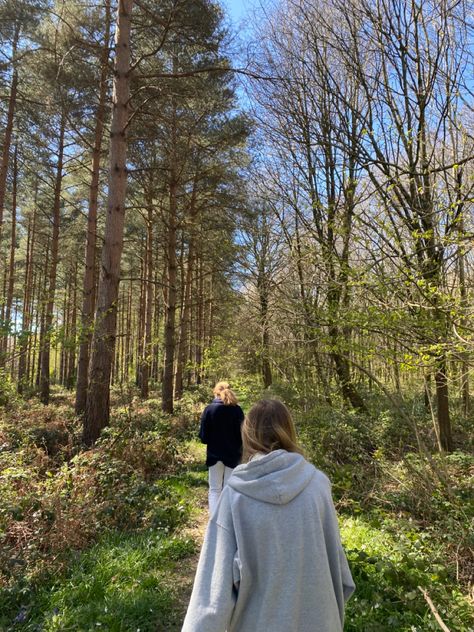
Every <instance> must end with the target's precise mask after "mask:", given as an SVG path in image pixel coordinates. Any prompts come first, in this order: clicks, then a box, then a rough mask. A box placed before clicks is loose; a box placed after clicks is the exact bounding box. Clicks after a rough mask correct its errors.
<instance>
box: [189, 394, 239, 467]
mask: <svg viewBox="0 0 474 632" xmlns="http://www.w3.org/2000/svg"><path fill="white" fill-rule="evenodd" d="M243 418H244V414H243V412H242V409H241V408H240V406H239V405H238V404H235V405H233V406H227V405H225V404H224V402H223V401H222V400H221V399H220V398H218V397H216V398H215V399H214V401H213V402H212V403H211V404H209V406H207V407H206V409H205V411H204V414H203V420H202V423H201V428H200V434H199V437H200V439H201V441H203V443H206V444H207V460H206V462H207V465H211V466H212V465H214V464H215V463H217V461H222V462H223V463H224V465H226V466H227V467H231V468H234V467H235V466H236V465H237V464H238V463H239V461H240V458H241V456H242V439H241V435H240V427H241V425H242V420H243Z"/></svg>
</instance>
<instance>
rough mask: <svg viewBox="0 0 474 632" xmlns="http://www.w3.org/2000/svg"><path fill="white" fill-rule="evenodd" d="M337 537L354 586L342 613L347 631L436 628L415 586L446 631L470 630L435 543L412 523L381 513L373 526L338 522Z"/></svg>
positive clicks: (466, 608)
mask: <svg viewBox="0 0 474 632" xmlns="http://www.w3.org/2000/svg"><path fill="white" fill-rule="evenodd" d="M341 535H342V539H343V542H344V546H345V548H346V552H347V556H348V559H349V563H350V566H351V570H352V574H353V577H354V580H355V583H356V586H357V590H356V593H355V594H354V596H353V598H352V599H351V600H350V601H349V603H348V606H347V610H346V627H345V629H346V630H347V631H348V632H360V631H361V630H363V631H364V632H383V631H385V630H389V629H393V630H397V631H400V632H402V631H406V632H425V631H427V630H433V631H434V630H438V629H439V627H438V624H437V623H436V621H435V619H434V617H433V615H432V613H431V611H430V609H429V607H428V605H427V603H426V601H425V599H424V597H423V594H422V592H421V590H420V589H419V588H418V587H419V586H420V587H421V588H423V589H425V590H426V591H427V592H428V593H429V595H430V597H431V599H432V600H433V602H434V603H435V604H436V607H437V609H438V611H439V613H440V615H441V617H442V618H443V620H444V621H445V623H446V624H447V625H448V627H450V629H452V630H456V631H457V632H468V630H470V629H472V627H471V626H472V625H473V624H474V617H473V616H472V610H471V608H470V604H469V602H468V600H467V599H466V598H465V597H464V596H463V594H462V593H461V591H460V590H459V589H458V588H456V587H454V586H453V582H452V578H451V577H450V574H449V570H448V569H447V568H446V564H445V560H444V559H443V558H442V557H441V556H440V555H439V551H438V548H437V546H436V541H435V540H433V539H432V538H431V537H430V535H429V534H427V533H426V532H424V531H422V530H421V529H419V528H417V527H416V525H415V524H414V523H413V522H410V521H406V520H400V519H397V520H395V519H390V518H389V517H385V516H383V514H379V516H378V517H377V519H375V521H372V522H371V521H370V520H367V519H363V518H362V517H359V518H343V519H342V521H341Z"/></svg>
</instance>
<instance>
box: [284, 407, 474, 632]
mask: <svg viewBox="0 0 474 632" xmlns="http://www.w3.org/2000/svg"><path fill="white" fill-rule="evenodd" d="M375 404H377V406H376V405H375ZM382 404H383V402H381V401H378V402H375V403H374V405H373V406H372V410H371V414H370V415H361V414H357V413H355V412H354V411H349V412H347V411H344V410H342V409H336V408H328V407H327V406H324V405H319V406H314V407H313V408H311V407H306V408H305V409H303V407H298V406H297V404H295V405H294V408H293V409H294V412H295V418H296V420H297V426H298V431H299V436H300V440H302V442H303V444H304V447H305V449H306V453H307V455H308V457H309V458H310V460H312V461H313V462H314V463H315V465H316V466H317V467H319V468H320V469H322V470H323V471H324V472H326V474H327V475H328V476H329V478H330V479H331V482H332V488H333V495H334V499H335V502H336V505H337V508H338V512H339V515H340V520H341V533H342V537H343V540H344V546H345V548H346V551H347V555H348V559H349V563H350V566H351V569H352V573H353V576H354V579H355V582H356V585H357V590H356V592H355V594H354V596H353V598H352V599H351V600H350V601H349V603H348V606H347V617H346V627H345V630H346V632H385V631H386V630H397V631H400V632H425V631H429V630H433V631H434V630H439V629H440V626H439V624H438V623H437V622H436V620H435V617H434V614H433V612H432V608H431V607H430V605H429V604H428V601H427V597H428V598H429V599H430V600H431V603H432V604H433V607H434V608H435V609H436V611H437V613H438V615H439V617H440V618H441V619H442V620H443V621H444V623H445V624H446V625H447V626H448V628H449V629H450V630H451V632H471V631H472V630H474V614H473V612H474V610H473V601H474V592H473V588H472V587H473V579H474V575H473V571H474V558H473V553H472V552H473V550H474V496H473V494H472V490H473V489H474V455H473V454H472V452H471V451H470V446H471V440H470V439H469V437H468V435H467V434H463V432H464V430H463V428H465V427H467V422H466V421H465V420H459V422H458V423H456V424H455V427H457V428H458V432H459V435H458V438H457V439H456V441H457V447H458V449H457V450H456V451H455V452H453V453H452V454H449V455H441V454H438V453H437V450H436V444H435V442H434V441H433V436H432V423H431V420H430V419H429V418H428V417H427V415H426V413H425V411H424V409H423V407H420V406H413V408H412V409H411V411H410V415H411V418H412V422H413V423H415V424H416V425H417V428H418V431H419V436H420V437H421V438H422V440H423V441H424V445H425V446H427V448H429V449H428V450H426V452H424V453H423V452H422V453H421V454H420V452H419V451H418V449H417V442H416V439H415V437H414V435H413V427H412V426H410V424H409V423H408V421H407V419H406V418H405V417H400V415H399V414H398V412H397V411H396V410H395V411H394V410H393V409H390V408H384V407H383V405H382ZM461 421H462V423H461Z"/></svg>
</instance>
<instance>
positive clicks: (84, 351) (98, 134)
mask: <svg viewBox="0 0 474 632" xmlns="http://www.w3.org/2000/svg"><path fill="white" fill-rule="evenodd" d="M110 27H111V10H110V0H107V2H106V4H105V34H104V49H103V52H102V58H101V73H100V89H99V104H98V107H97V118H96V125H95V132H94V148H93V150H92V177H91V184H90V191H89V210H88V214H87V235H86V252H85V268H84V279H83V290H82V292H83V294H82V310H81V337H80V346H79V357H78V363H77V384H76V413H77V414H78V415H82V414H83V413H84V411H85V409H86V402H87V372H88V368H89V349H90V344H91V339H92V324H93V319H94V307H95V289H96V288H95V251H96V243H97V207H98V195H99V176H100V155H101V150H102V140H103V136H104V123H105V115H106V99H107V78H108V75H109V69H108V59H109V39H110Z"/></svg>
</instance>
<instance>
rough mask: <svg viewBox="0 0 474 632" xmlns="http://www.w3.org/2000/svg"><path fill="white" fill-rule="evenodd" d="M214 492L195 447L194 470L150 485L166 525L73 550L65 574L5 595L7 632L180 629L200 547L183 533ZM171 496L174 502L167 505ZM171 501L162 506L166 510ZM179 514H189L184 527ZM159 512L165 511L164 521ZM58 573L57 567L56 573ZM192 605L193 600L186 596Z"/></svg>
mask: <svg viewBox="0 0 474 632" xmlns="http://www.w3.org/2000/svg"><path fill="white" fill-rule="evenodd" d="M206 489H207V474H206V469H205V467H204V466H203V465H202V449H201V446H200V445H198V444H197V443H196V442H190V444H189V462H188V464H187V469H186V470H183V471H182V472H180V473H178V474H175V475H170V476H167V477H165V478H162V479H161V480H159V481H157V482H155V483H154V485H153V486H150V490H158V491H159V494H158V496H157V497H156V498H157V500H156V501H153V498H154V495H153V494H151V495H150V502H151V503H153V502H155V504H156V506H155V507H151V508H150V509H151V510H152V511H153V513H154V514H155V516H156V520H155V523H157V524H159V525H161V526H155V528H149V529H147V530H144V531H143V530H142V531H141V532H137V531H136V530H130V531H127V530H124V529H120V530H119V529H115V530H109V531H108V532H106V533H104V534H103V535H102V537H100V539H99V541H97V542H96V543H95V544H94V545H93V546H91V547H89V548H87V549H86V550H83V551H72V552H71V553H70V554H69V556H68V557H67V559H66V560H65V562H64V564H63V570H59V569H56V571H54V570H53V572H49V573H44V574H43V576H42V577H41V578H40V579H38V578H36V580H35V579H32V578H27V577H25V578H23V580H22V581H21V582H18V583H17V584H16V585H15V586H11V587H10V589H9V590H1V588H0V632H17V631H18V632H67V631H71V632H73V631H74V632H91V631H92V630H106V631H107V632H161V631H163V632H165V631H166V632H168V631H170V630H178V629H180V624H181V620H178V619H180V617H181V613H182V607H181V604H180V601H182V600H183V595H182V594H181V593H182V586H181V585H180V581H179V580H178V578H179V577H180V576H182V572H183V566H184V568H187V565H186V563H183V561H184V560H189V559H190V558H191V556H194V555H195V553H196V544H195V542H194V540H193V539H192V538H190V537H186V536H185V535H184V534H183V527H184V526H185V522H183V519H184V521H186V520H187V519H189V517H190V516H192V515H195V514H196V512H198V511H199V502H202V500H201V499H202V498H203V497H204V496H205V491H206ZM168 497H169V500H167V499H168ZM163 502H165V505H164V506H163V505H162V503H163ZM168 502H173V507H172V508H173V510H174V513H180V512H182V515H183V519H182V518H179V520H178V521H177V526H176V527H173V526H171V527H170V526H169V525H170V524H174V523H175V518H174V514H173V516H171V518H172V520H171V522H170V515H169V514H170V509H169V508H168V507H167V503H168ZM160 512H163V518H162V519H161V514H160ZM51 568H52V569H54V565H52V567H51ZM184 598H185V599H186V598H187V597H186V596H184Z"/></svg>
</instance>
